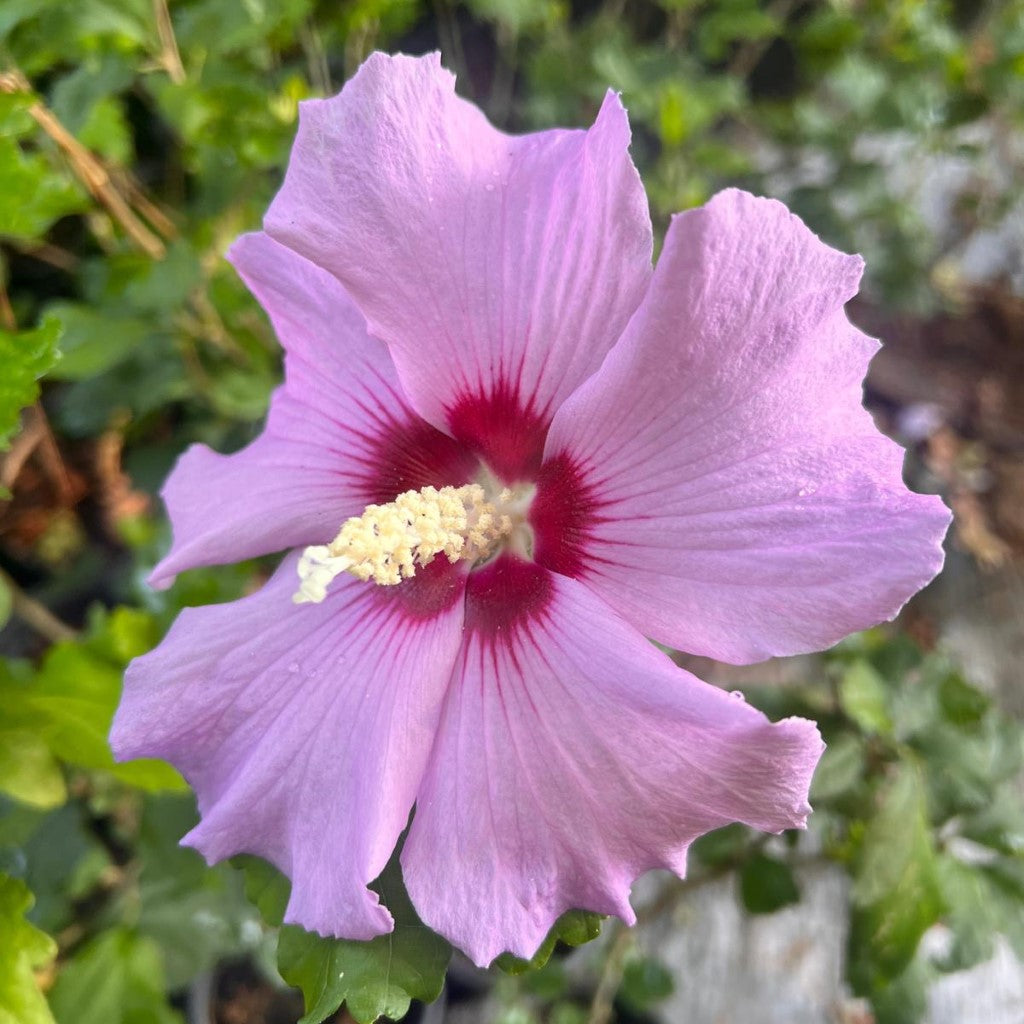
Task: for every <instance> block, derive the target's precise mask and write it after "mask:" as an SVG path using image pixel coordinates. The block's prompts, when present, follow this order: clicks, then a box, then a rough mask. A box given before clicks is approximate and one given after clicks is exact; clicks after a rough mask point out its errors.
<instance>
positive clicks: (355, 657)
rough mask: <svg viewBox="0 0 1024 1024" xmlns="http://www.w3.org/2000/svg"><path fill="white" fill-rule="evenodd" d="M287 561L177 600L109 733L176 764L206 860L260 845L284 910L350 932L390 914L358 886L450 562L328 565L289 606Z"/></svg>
mask: <svg viewBox="0 0 1024 1024" xmlns="http://www.w3.org/2000/svg"><path fill="white" fill-rule="evenodd" d="M295 565H296V558H295V556H291V557H289V558H287V559H286V560H285V561H284V563H283V564H282V565H281V567H280V569H279V570H278V572H277V573H276V574H275V575H274V577H273V579H272V580H271V581H270V582H269V583H268V584H267V585H266V586H265V587H264V588H263V589H262V590H261V591H259V592H258V593H256V594H254V595H252V596H251V597H247V598H244V599H243V600H241V601H237V602H234V603H232V604H225V605H217V606H213V607H205V608H189V609H186V610H185V611H183V612H182V613H181V615H180V616H179V617H178V620H177V621H176V622H175V624H174V626H173V627H172V628H171V631H170V633H169V634H168V636H167V638H166V639H165V640H164V642H163V643H162V644H161V645H160V646H159V647H158V648H157V649H156V650H155V651H153V652H152V653H150V654H147V655H145V656H143V657H141V658H137V659H136V660H135V661H134V662H132V664H131V665H130V666H129V668H128V672H127V676H126V680H125V692H124V697H123V699H122V702H121V706H120V708H119V710H118V712H117V716H116V718H115V720H114V726H113V730H112V732H111V744H112V746H113V749H114V751H115V754H116V756H117V757H118V758H119V759H127V758H132V757H139V756H145V757H161V758H165V759H167V760H169V761H171V762H172V763H173V764H174V765H176V766H177V767H178V768H179V769H180V770H181V771H182V773H183V774H184V775H185V777H186V778H187V779H188V780H189V782H190V783H191V784H192V786H193V787H194V789H195V791H196V795H197V798H198V801H199V810H200V813H201V815H202V821H201V822H200V824H199V825H198V826H197V827H196V828H195V829H194V830H193V831H192V832H190V833H189V835H188V836H187V837H186V839H185V842H186V843H188V844H189V845H191V846H195V847H196V848H197V849H199V850H200V851H201V852H202V853H203V854H204V856H205V857H206V858H207V859H208V860H209V861H210V862H211V863H212V862H213V861H217V860H221V859H223V858H225V857H229V856H232V855H234V854H236V853H254V854H257V855H259V856H261V857H264V858H266V859H267V860H269V861H271V862H273V863H274V864H276V865H277V866H278V867H279V868H280V869H281V870H282V871H284V872H285V873H286V874H287V875H289V876H290V877H291V879H292V896H291V901H290V903H289V905H288V911H287V915H286V916H287V920H289V921H291V922H294V923H296V924H300V925H302V926H303V927H305V928H307V929H310V930H313V931H318V932H320V933H322V934H325V935H336V936H340V937H345V938H352V939H366V938H370V937H372V936H374V935H379V934H382V933H383V932H387V931H390V930H391V918H390V915H389V914H388V913H387V912H386V911H385V910H384V908H383V907H381V906H379V905H378V901H377V896H376V895H375V894H374V893H372V892H369V891H368V890H367V889H366V885H367V883H368V882H370V881H372V880H373V879H374V878H376V877H377V875H378V874H379V873H380V872H381V870H382V869H383V867H384V865H385V864H386V862H387V860H388V858H389V857H390V855H391V853H392V851H393V849H394V846H395V842H396V840H397V838H398V836H399V834H400V833H401V831H402V829H403V828H404V827H405V825H406V822H407V820H408V816H409V811H410V809H411V807H412V804H413V799H414V797H415V794H416V790H417V787H418V785H419V782H420V778H421V776H422V773H423V769H424V765H425V763H426V760H427V756H428V753H429V750H430V746H431V743H432V742H433V738H434V733H435V731H436V729H437V723H438V719H439V716H440V708H441V703H442V700H443V696H444V692H445V689H446V687H447V685H448V681H449V679H450V677H451V672H452V665H453V663H454V661H455V658H456V653H457V650H458V647H459V642H460V636H461V631H462V622H463V602H462V593H463V587H464V582H463V581H464V577H463V576H462V575H460V574H458V573H455V572H453V571H451V570H450V567H449V566H448V564H447V563H446V562H438V563H435V565H432V566H430V567H429V569H428V570H425V571H424V572H423V573H422V574H420V575H417V577H416V579H414V580H409V581H407V583H406V584H403V587H402V588H401V593H398V588H394V589H385V588H382V587H375V586H373V585H369V584H365V583H360V582H358V581H357V580H355V579H351V578H348V577H346V578H345V580H337V581H336V582H335V584H334V586H333V587H332V588H331V592H330V593H329V594H328V596H327V599H326V601H324V602H323V604H314V605H310V604H306V605H300V606H296V605H293V604H292V603H291V595H292V593H293V592H294V590H295V585H296V574H295ZM409 584H412V585H413V586H412V587H409Z"/></svg>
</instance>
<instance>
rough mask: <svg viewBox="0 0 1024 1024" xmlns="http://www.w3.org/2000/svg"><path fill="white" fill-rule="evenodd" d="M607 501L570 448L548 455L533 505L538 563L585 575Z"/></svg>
mask: <svg viewBox="0 0 1024 1024" xmlns="http://www.w3.org/2000/svg"><path fill="white" fill-rule="evenodd" d="M604 504H605V503H604V502H603V501H601V500H600V499H599V498H598V497H597V496H596V494H595V493H594V488H593V487H592V486H591V485H590V484H589V483H588V482H587V478H586V474H585V473H584V471H583V469H582V468H581V466H580V465H579V463H578V462H576V461H575V460H574V459H573V458H572V456H571V455H569V453H568V452H562V453H561V454H559V455H556V456H555V457H554V458H552V459H548V461H547V462H545V463H544V465H543V466H542V467H541V470H540V473H539V474H538V476H537V494H536V496H535V497H534V499H533V504H532V506H531V507H530V525H531V526H532V527H533V535H534V549H533V556H534V558H535V559H536V560H537V562H538V564H540V565H542V566H544V567H545V568H546V569H550V570H551V571H552V572H557V573H561V574H562V575H563V576H571V577H573V578H577V577H579V576H582V575H583V573H584V570H585V568H586V563H587V561H588V559H589V556H588V555H587V551H586V548H587V540H588V538H589V534H590V530H591V528H592V527H593V526H594V525H595V524H596V523H598V522H600V521H601V517H600V516H599V514H598V513H599V510H600V509H601V508H602V507H603V506H604Z"/></svg>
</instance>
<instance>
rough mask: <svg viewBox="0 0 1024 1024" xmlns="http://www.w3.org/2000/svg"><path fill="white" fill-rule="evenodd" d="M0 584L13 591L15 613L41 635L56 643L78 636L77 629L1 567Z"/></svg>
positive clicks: (12, 603)
mask: <svg viewBox="0 0 1024 1024" xmlns="http://www.w3.org/2000/svg"><path fill="white" fill-rule="evenodd" d="M0 584H2V585H3V586H6V587H7V589H8V590H9V591H10V592H11V608H12V610H13V612H14V614H15V615H16V616H17V617H18V618H19V619H21V621H22V622H24V623H25V624H26V625H28V626H31V627H32V629H34V630H35V631H36V632H37V633H38V634H39V635H40V636H44V637H46V639H47V640H49V641H50V642H51V643H55V644H57V643H61V642H63V641H65V640H74V639H75V638H76V637H77V636H78V631H77V630H75V629H72V628H71V627H70V626H69V625H68V624H67V623H66V622H61V620H60V619H58V618H57V616H56V615H54V614H53V612H51V611H50V609H49V608H47V607H46V605H44V604H42V603H40V602H39V601H37V600H36V599H35V598H34V597H29V596H28V594H26V593H25V591H24V590H22V589H21V587H20V586H18V584H17V583H16V582H15V580H14V579H13V577H12V576H10V575H9V574H8V573H6V572H4V570H3V569H0Z"/></svg>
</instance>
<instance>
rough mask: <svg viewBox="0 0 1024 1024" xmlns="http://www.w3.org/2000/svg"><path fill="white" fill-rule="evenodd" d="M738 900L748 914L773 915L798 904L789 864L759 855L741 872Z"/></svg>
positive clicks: (798, 891) (798, 895) (794, 880)
mask: <svg viewBox="0 0 1024 1024" xmlns="http://www.w3.org/2000/svg"><path fill="white" fill-rule="evenodd" d="M739 883H740V897H741V899H742V900H743V905H744V907H746V908H747V910H748V911H749V912H750V913H751V914H774V913H775V911H776V910H781V909H782V907H785V906H788V905H789V904H791V903H798V902H799V901H800V890H799V889H798V888H797V885H796V879H794V877H793V871H792V869H791V868H790V867H789V865H788V864H785V863H784V862H783V861H781V860H776V859H775V858H774V857H769V856H767V855H766V854H763V853H758V854H755V855H754V856H753V857H751V858H750V860H748V861H747V862H746V863H745V864H744V865H743V867H742V869H741V870H740V877H739Z"/></svg>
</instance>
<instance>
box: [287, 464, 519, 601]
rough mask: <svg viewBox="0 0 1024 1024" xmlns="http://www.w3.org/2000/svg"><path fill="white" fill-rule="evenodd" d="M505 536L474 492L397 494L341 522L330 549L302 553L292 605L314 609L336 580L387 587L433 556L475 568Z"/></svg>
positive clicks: (502, 521)
mask: <svg viewBox="0 0 1024 1024" xmlns="http://www.w3.org/2000/svg"><path fill="white" fill-rule="evenodd" d="M499 500H500V498H499ZM511 531H512V520H511V518H510V517H509V516H507V515H503V514H500V513H499V512H498V510H497V508H496V507H495V506H494V505H493V504H492V503H491V502H489V501H488V500H487V496H486V492H485V491H484V488H483V487H481V486H480V485H479V484H466V485H465V486H463V487H441V488H437V487H424V488H422V489H421V490H418V491H405V492H404V493H403V494H400V495H398V497H397V498H395V500H394V501H389V502H388V503H387V504H386V505H369V506H367V509H366V511H365V512H364V513H363V514H362V515H361V516H353V517H352V518H351V519H349V520H348V521H347V522H345V524H344V525H343V526H342V527H341V529H340V530H339V531H338V535H337V537H335V538H334V540H332V541H331V542H330V544H326V545H315V546H313V547H308V548H306V549H305V551H303V553H302V557H301V558H300V559H299V565H298V572H299V580H300V584H299V590H298V592H297V593H296V594H295V596H294V598H293V600H294V601H295V603H296V604H303V603H306V602H314V603H319V602H320V601H322V600H323V599H324V598H325V597H326V596H327V587H328V585H329V584H330V582H331V581H332V580H333V579H334V578H335V577H336V576H338V575H340V574H341V573H343V572H348V573H351V574H352V575H353V576H356V577H357V578H359V579H361V580H372V581H373V582H374V583H378V584H380V585H381V586H393V585H394V584H396V583H401V582H402V580H403V579H408V578H409V577H410V576H415V575H416V566H417V565H429V564H430V563H431V562H432V561H433V560H434V558H435V557H436V556H437V555H440V554H443V555H445V556H446V557H447V558H448V560H449V561H450V562H457V561H459V560H460V559H467V560H471V561H477V560H479V559H481V558H486V557H487V556H488V555H489V554H490V553H491V552H492V551H493V549H494V548H495V546H496V545H497V544H498V543H499V542H500V541H501V539H502V538H503V537H506V536H508V534H509V533H510V532H511Z"/></svg>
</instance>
